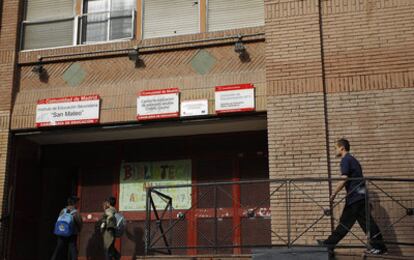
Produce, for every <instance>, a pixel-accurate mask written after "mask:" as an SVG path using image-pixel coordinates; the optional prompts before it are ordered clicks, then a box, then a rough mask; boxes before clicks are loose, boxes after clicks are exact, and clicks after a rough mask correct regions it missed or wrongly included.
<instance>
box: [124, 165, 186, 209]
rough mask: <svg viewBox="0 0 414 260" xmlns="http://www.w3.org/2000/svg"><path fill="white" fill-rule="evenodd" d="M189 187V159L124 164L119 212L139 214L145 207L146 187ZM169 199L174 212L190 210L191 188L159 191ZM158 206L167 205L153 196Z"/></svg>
mask: <svg viewBox="0 0 414 260" xmlns="http://www.w3.org/2000/svg"><path fill="white" fill-rule="evenodd" d="M182 184H191V160H174V161H154V162H124V163H122V165H121V172H120V180H119V186H120V195H119V209H120V210H121V211H142V210H145V204H146V187H147V186H174V185H182ZM158 191H160V192H161V193H163V194H165V195H167V196H170V197H171V198H172V202H173V208H174V209H188V208H190V207H191V187H181V188H174V187H172V188H167V189H159V190H158ZM153 199H154V202H155V205H156V206H157V207H165V205H166V202H165V201H164V200H162V199H161V198H160V197H158V196H157V195H154V196H153Z"/></svg>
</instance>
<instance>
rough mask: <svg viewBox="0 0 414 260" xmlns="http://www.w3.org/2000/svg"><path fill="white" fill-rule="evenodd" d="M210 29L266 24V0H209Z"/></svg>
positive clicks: (218, 29) (208, 24) (208, 16)
mask: <svg viewBox="0 0 414 260" xmlns="http://www.w3.org/2000/svg"><path fill="white" fill-rule="evenodd" d="M207 10H208V11H207V27H208V31H221V30H228V29H237V28H245V27H254V26H262V25H264V0H208V7H207Z"/></svg>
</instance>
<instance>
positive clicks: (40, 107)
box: [36, 95, 99, 127]
mask: <svg viewBox="0 0 414 260" xmlns="http://www.w3.org/2000/svg"><path fill="white" fill-rule="evenodd" d="M98 122H99V96H98V95H88V96H75V97H63V98H48V99H42V100H39V101H38V102H37V107H36V127H42V126H54V125H78V124H95V123H98Z"/></svg>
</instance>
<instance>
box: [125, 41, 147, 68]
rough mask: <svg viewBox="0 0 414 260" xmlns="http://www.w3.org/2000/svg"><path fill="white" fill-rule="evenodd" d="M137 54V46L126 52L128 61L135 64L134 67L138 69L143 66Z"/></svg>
mask: <svg viewBox="0 0 414 260" xmlns="http://www.w3.org/2000/svg"><path fill="white" fill-rule="evenodd" d="M139 54H140V53H139V48H138V46H137V47H135V48H134V49H133V50H131V51H129V52H128V59H129V60H130V61H133V62H134V63H135V67H140V66H142V65H143V64H144V61H143V60H142V59H141V58H140V57H139Z"/></svg>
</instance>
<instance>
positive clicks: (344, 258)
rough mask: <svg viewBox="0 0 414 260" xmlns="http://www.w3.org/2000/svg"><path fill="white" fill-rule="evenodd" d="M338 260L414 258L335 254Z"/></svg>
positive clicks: (412, 257)
mask: <svg viewBox="0 0 414 260" xmlns="http://www.w3.org/2000/svg"><path fill="white" fill-rule="evenodd" d="M335 255H336V257H335V259H336V260H412V259H414V256H396V255H392V254H386V255H369V254H345V253H337V254H335Z"/></svg>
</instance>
